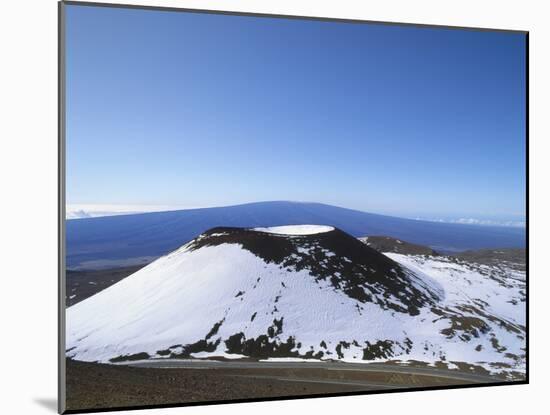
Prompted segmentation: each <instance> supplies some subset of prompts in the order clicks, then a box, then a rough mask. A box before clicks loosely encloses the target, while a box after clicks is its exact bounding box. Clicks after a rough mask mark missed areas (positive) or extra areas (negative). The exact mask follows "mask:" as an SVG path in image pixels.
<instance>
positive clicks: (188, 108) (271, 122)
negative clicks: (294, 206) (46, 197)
mask: <svg viewBox="0 0 550 415" xmlns="http://www.w3.org/2000/svg"><path fill="white" fill-rule="evenodd" d="M66 10H67V44H66V51H67V55H66V59H67V60H66V64H67V67H66V68H67V202H68V203H73V204H74V203H80V204H90V203H91V204H94V203H97V204H132V205H136V204H137V205H140V204H154V205H178V206H213V205H227V204H236V203H243V202H251V201H260V200H300V201H316V202H323V203H329V204H335V205H339V206H344V207H350V208H355V209H360V210H365V211H371V212H378V213H387V214H394V215H400V216H409V217H414V216H422V217H455V216H456V217H464V216H467V217H476V218H477V217H479V218H501V219H517V218H520V219H521V218H523V217H524V211H525V180H526V178H525V152H526V149H525V46H524V42H525V37H524V35H523V34H519V33H505V32H480V31H464V30H451V29H441V28H438V29H435V28H417V27H402V26H389V25H375V24H344V23H336V22H320V21H303V20H302V21H300V20H285V19H272V18H257V17H241V16H222V15H206V14H192V13H174V12H161V11H144V10H132V9H115V8H102V7H87V6H75V5H70V6H68V7H67V9H66Z"/></svg>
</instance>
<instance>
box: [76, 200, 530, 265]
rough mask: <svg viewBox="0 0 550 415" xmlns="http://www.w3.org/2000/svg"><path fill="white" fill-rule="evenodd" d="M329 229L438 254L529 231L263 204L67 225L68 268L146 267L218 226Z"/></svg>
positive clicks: (490, 244) (497, 243)
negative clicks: (381, 237) (388, 238)
mask: <svg viewBox="0 0 550 415" xmlns="http://www.w3.org/2000/svg"><path fill="white" fill-rule="evenodd" d="M303 223H311V224H319V225H330V226H335V227H337V228H339V229H342V230H343V231H344V232H347V233H349V234H350V235H352V236H355V237H360V236H368V235H387V236H391V237H394V238H399V239H405V240H407V241H409V242H411V243H415V244H420V245H427V246H430V247H431V248H433V249H435V250H437V251H463V250H468V249H480V248H504V247H509V248H522V247H524V245H525V229H522V228H505V227H491V226H483V227H482V226H475V225H459V224H451V223H439V222H427V221H418V220H412V219H403V218H397V217H392V216H384V215H377V214H372V213H365V212H360V211H357V210H352V209H345V208H340V207H336V206H329V205H324V204H320V203H299V202H259V203H250V204H245V205H237V206H226V207H217V208H205V209H189V210H180V211H172V212H153V213H143V214H133V215H122V216H111V217H100V218H87V219H74V220H70V221H67V222H66V224H67V237H66V242H67V244H66V247H67V266H68V267H69V268H73V269H78V268H80V269H100V268H112V267H120V266H130V265H136V264H140V263H148V262H150V261H152V260H154V259H156V258H158V257H159V256H161V255H164V254H166V253H167V252H170V251H171V250H174V249H176V248H177V247H179V246H181V245H182V244H184V243H186V242H188V241H190V240H191V239H193V238H195V237H197V236H198V235H200V234H201V233H203V232H205V231H206V230H208V229H211V228H213V227H216V226H235V227H261V226H280V225H296V224H303Z"/></svg>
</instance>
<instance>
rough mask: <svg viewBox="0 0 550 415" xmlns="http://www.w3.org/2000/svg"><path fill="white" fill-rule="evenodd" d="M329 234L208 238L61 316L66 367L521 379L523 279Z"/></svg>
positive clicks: (233, 232)
mask: <svg viewBox="0 0 550 415" xmlns="http://www.w3.org/2000/svg"><path fill="white" fill-rule="evenodd" d="M446 258H447V257H445V258H441V259H439V257H427V256H424V255H418V256H407V255H401V254H388V255H383V254H381V253H379V252H377V251H375V250H374V249H372V248H369V247H368V246H367V245H365V244H364V243H362V242H360V241H359V240H357V239H356V238H354V237H352V236H351V235H349V234H346V233H345V232H342V231H341V230H339V229H334V228H331V227H327V226H311V225H308V226H285V227H283V228H261V229H240V228H228V227H220V228H214V229H211V230H209V231H207V232H206V233H204V234H202V235H200V236H198V237H197V238H196V239H194V240H192V241H190V242H189V243H187V244H186V245H184V246H182V247H181V248H179V249H177V250H176V251H173V252H171V253H170V254H168V255H165V256H163V257H161V258H159V259H158V260H156V261H154V262H153V263H151V264H149V265H147V266H145V267H144V268H142V269H140V270H139V271H137V272H136V273H134V274H132V275H130V276H128V277H126V278H124V279H123V280H121V281H120V282H118V283H116V284H114V285H112V286H110V287H108V288H106V289H104V290H103V291H101V292H99V293H97V294H95V295H93V296H91V297H89V298H87V299H85V300H83V301H81V302H79V303H78V304H75V305H73V306H72V307H69V308H68V309H67V314H66V321H67V340H66V353H67V356H68V357H71V358H73V359H76V360H84V361H101V362H125V361H129V360H141V359H150V358H157V359H162V358H205V357H214V356H218V357H226V358H244V357H246V358H255V359H266V358H277V357H281V358H302V359H311V358H313V359H322V360H324V359H329V360H343V361H369V362H370V361H387V360H400V361H420V362H427V363H430V364H436V363H437V364H438V365H444V366H447V367H449V368H451V369H453V368H454V369H456V368H458V367H460V368H461V369H463V370H473V366H475V367H476V370H485V371H488V372H495V373H506V374H509V375H510V376H522V373H523V372H524V370H525V349H524V348H525V326H524V324H525V312H524V301H525V291H524V290H525V281H524V280H522V279H518V278H517V275H514V277H510V276H509V275H508V274H507V272H506V271H505V270H503V269H497V268H494V269H493V268H491V267H488V266H483V267H482V268H476V267H474V266H472V265H471V264H462V263H461V262H460V261H459V260H455V262H452V261H449V260H448V259H446Z"/></svg>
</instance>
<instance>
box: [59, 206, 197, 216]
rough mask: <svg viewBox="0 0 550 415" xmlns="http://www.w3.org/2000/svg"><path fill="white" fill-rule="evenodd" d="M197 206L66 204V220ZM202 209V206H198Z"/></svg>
mask: <svg viewBox="0 0 550 415" xmlns="http://www.w3.org/2000/svg"><path fill="white" fill-rule="evenodd" d="M198 207H199V206H181V205H93V204H90V205H82V204H68V205H67V208H66V213H65V218H66V219H82V218H97V217H100V216H117V215H130V214H134V213H147V212H166V211H171V210H182V209H194V208H198ZM200 207H203V206H200Z"/></svg>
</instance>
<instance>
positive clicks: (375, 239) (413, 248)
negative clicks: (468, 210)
mask: <svg viewBox="0 0 550 415" xmlns="http://www.w3.org/2000/svg"><path fill="white" fill-rule="evenodd" d="M358 239H359V240H360V241H361V242H363V243H364V244H366V245H367V246H369V247H371V248H372V249H376V250H377V251H378V252H382V253H384V252H393V253H396V254H405V255H438V253H437V252H436V251H434V250H433V249H432V248H430V247H429V246H424V245H417V244H411V243H410V242H407V241H402V240H401V239H397V238H392V237H391V236H363V237H362V238H358Z"/></svg>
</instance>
